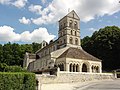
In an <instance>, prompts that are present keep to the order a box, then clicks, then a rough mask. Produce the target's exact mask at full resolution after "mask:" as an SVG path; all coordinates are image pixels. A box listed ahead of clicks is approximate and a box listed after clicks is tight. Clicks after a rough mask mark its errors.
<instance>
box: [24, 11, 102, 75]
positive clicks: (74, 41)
mask: <svg viewBox="0 0 120 90" xmlns="http://www.w3.org/2000/svg"><path fill="white" fill-rule="evenodd" d="M79 25H80V18H79V16H78V15H77V14H76V12H75V11H74V10H73V11H71V12H69V13H68V14H67V15H66V16H64V17H63V18H62V19H60V20H59V31H58V39H57V40H55V41H53V40H51V41H50V43H49V44H48V43H47V42H46V41H43V42H42V48H41V49H39V50H38V51H36V53H35V54H31V53H26V54H25V59H24V62H23V66H24V67H25V68H27V69H28V71H31V72H35V73H45V72H46V73H49V72H52V71H55V70H56V69H58V68H59V70H60V71H66V72H89V73H101V72H102V63H101V60H100V59H98V58H96V57H94V56H92V55H90V54H88V53H87V52H85V51H84V50H83V49H82V47H81V41H80V26H79Z"/></svg>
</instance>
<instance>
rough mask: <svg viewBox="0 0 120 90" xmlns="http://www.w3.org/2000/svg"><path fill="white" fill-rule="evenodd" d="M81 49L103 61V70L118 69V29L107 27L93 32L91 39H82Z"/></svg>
mask: <svg viewBox="0 0 120 90" xmlns="http://www.w3.org/2000/svg"><path fill="white" fill-rule="evenodd" d="M82 47H83V49H84V50H86V51H87V52H88V53H90V54H92V55H94V56H96V57H98V58H100V59H102V60H103V61H102V63H103V69H105V70H112V69H117V68H120V28H119V27H117V26H107V27H105V28H101V29H100V30H99V31H95V32H94V33H93V35H92V36H91V37H85V38H83V40H82Z"/></svg>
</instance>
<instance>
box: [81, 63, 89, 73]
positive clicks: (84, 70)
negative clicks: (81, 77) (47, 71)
mask: <svg viewBox="0 0 120 90" xmlns="http://www.w3.org/2000/svg"><path fill="white" fill-rule="evenodd" d="M87 71H88V70H87V65H86V64H83V65H82V72H87Z"/></svg>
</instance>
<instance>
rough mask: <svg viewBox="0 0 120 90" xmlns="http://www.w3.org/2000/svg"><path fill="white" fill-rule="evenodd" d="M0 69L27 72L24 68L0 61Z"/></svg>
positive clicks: (2, 70)
mask: <svg viewBox="0 0 120 90" xmlns="http://www.w3.org/2000/svg"><path fill="white" fill-rule="evenodd" d="M0 71H1V72H27V70H26V69H24V68H22V67H20V66H8V65H7V64H5V63H0Z"/></svg>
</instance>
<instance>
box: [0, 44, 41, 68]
mask: <svg viewBox="0 0 120 90" xmlns="http://www.w3.org/2000/svg"><path fill="white" fill-rule="evenodd" d="M40 48H41V44H38V43H32V44H21V45H19V44H16V43H13V44H11V43H10V42H9V43H7V44H4V45H0V63H6V64H7V65H18V66H22V65H23V59H24V54H25V52H29V53H35V52H36V50H38V49H40Z"/></svg>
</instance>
